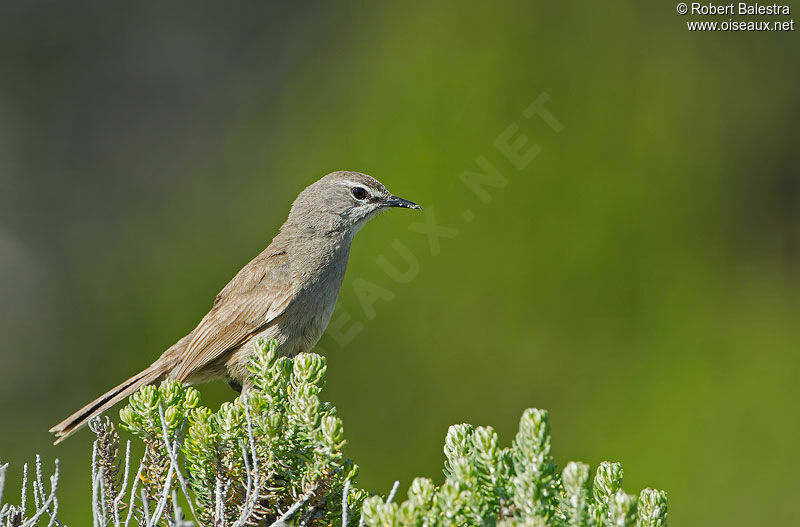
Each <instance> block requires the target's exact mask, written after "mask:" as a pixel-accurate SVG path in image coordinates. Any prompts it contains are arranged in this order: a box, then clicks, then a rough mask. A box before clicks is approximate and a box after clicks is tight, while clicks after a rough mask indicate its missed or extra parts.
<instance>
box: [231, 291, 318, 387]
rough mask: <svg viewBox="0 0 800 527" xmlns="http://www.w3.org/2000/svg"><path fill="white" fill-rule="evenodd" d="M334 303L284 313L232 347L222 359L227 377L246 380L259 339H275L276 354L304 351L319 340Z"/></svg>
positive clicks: (287, 355)
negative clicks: (307, 310)
mask: <svg viewBox="0 0 800 527" xmlns="http://www.w3.org/2000/svg"><path fill="white" fill-rule="evenodd" d="M333 307H334V304H331V305H330V306H324V307H321V308H317V309H315V310H313V311H315V313H313V314H312V313H308V312H307V313H306V316H297V313H294V316H286V315H289V313H284V314H283V315H282V316H280V317H278V318H277V319H276V320H275V322H274V323H272V324H270V325H268V326H267V327H265V328H263V329H262V330H261V331H259V332H257V333H256V334H254V335H253V336H252V337H251V338H250V339H248V340H247V341H246V342H245V343H244V344H242V345H241V346H239V347H238V348H237V349H235V350H233V351H232V353H231V354H230V355H229V356H228V359H227V360H226V361H225V368H226V369H227V376H228V377H229V378H231V379H235V380H237V381H238V382H240V383H243V384H244V383H245V382H246V380H247V379H248V378H249V376H250V372H249V370H248V369H247V362H248V361H249V360H250V357H251V356H252V355H253V353H254V352H255V349H254V346H255V343H256V342H258V339H261V338H263V339H265V340H274V341H275V342H276V343H277V344H278V349H277V351H278V354H279V355H282V356H285V357H292V356H294V355H297V354H298V353H305V352H308V351H311V349H312V348H313V347H314V345H316V343H317V341H319V339H320V337H322V334H323V333H324V332H325V328H326V327H327V326H328V322H329V321H330V319H331V315H333Z"/></svg>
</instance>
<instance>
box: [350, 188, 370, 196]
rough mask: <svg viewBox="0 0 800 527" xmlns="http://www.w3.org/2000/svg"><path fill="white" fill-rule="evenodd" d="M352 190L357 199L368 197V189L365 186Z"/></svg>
mask: <svg viewBox="0 0 800 527" xmlns="http://www.w3.org/2000/svg"><path fill="white" fill-rule="evenodd" d="M350 192H352V193H353V197H354V198H356V199H364V198H366V197H367V191H366V190H364V188H363V187H353V190H351V191H350Z"/></svg>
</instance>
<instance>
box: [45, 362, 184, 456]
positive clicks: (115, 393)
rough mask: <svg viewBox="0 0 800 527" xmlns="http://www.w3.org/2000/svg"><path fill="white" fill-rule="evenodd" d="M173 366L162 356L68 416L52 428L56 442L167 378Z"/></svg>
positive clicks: (51, 431)
mask: <svg viewBox="0 0 800 527" xmlns="http://www.w3.org/2000/svg"><path fill="white" fill-rule="evenodd" d="M173 366H174V364H173V361H165V360H163V357H162V358H161V359H159V360H157V361H156V362H154V363H153V364H152V365H151V366H150V367H149V368H147V369H146V370H144V371H142V372H139V373H138V374H136V375H134V376H133V377H131V378H130V379H128V380H127V381H125V382H123V383H122V384H120V385H119V386H117V387H116V388H113V389H111V390H109V391H108V392H106V393H104V394H103V395H101V396H100V397H98V398H97V399H95V400H94V401H92V402H90V403H89V404H87V405H86V406H84V407H83V408H81V409H80V410H78V411H77V412H75V413H74V414H72V415H71V416H69V417H67V418H66V419H64V420H63V421H61V422H60V423H58V424H57V425H56V426H54V427H53V428H51V429H50V433H52V434H55V435H56V440H55V443H54V444H56V445H57V444H58V443H60V442H61V441H63V440H65V439H66V438H68V437H69V436H71V435H72V434H73V433H75V432H77V431H78V430H79V429H80V428H82V427H83V425H85V424H86V423H87V422H88V421H89V419H91V418H92V417H94V416H96V415H98V414H100V413H102V412H104V411H106V410H108V409H109V408H111V407H112V406H114V405H115V404H117V403H118V402H119V401H121V400H122V399H124V398H125V397H128V396H129V395H131V394H132V393H133V392H135V391H136V390H138V389H139V388H141V387H142V386H146V385H148V384H154V383H157V382H159V381H161V380H163V379H165V378H166V377H167V376H168V375H169V372H170V371H171V370H172V367H173Z"/></svg>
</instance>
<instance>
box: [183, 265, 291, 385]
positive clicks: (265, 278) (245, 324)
mask: <svg viewBox="0 0 800 527" xmlns="http://www.w3.org/2000/svg"><path fill="white" fill-rule="evenodd" d="M296 285H297V281H296V280H295V279H294V277H293V276H292V273H291V270H290V268H289V265H288V261H287V257H286V252H285V251H270V250H267V251H264V252H263V253H261V254H260V255H258V256H257V257H256V258H255V259H254V260H253V261H251V262H250V263H249V264H247V265H246V266H245V267H244V268H243V269H242V270H241V271H239V274H237V275H236V276H235V277H234V278H233V279H232V280H231V281H230V283H228V285H226V286H225V288H224V289H223V290H222V292H220V294H219V295H217V299H216V300H215V301H214V306H213V307H212V308H211V311H209V312H208V314H207V315H206V316H205V317H203V320H201V321H200V324H198V326H197V327H196V328H195V329H194V331H192V333H191V338H190V341H189V345H188V346H187V347H186V351H184V353H183V354H182V357H181V358H180V360H179V362H180V366H179V367H178V370H177V372H176V373H175V375H174V376H175V378H176V379H177V380H178V381H181V382H183V381H185V380H186V379H188V378H189V377H191V376H192V374H194V373H195V372H197V371H198V370H200V369H202V368H203V367H204V366H206V365H207V364H209V363H211V362H213V361H214V360H215V359H217V358H218V357H220V356H221V355H222V354H223V353H225V352H226V351H228V350H230V349H233V348H235V347H236V346H239V345H240V344H242V343H243V342H244V341H246V340H247V339H248V338H249V337H250V336H252V335H253V334H254V333H256V332H257V331H258V330H259V329H261V328H262V327H264V326H265V325H267V324H268V323H269V322H271V321H272V320H274V319H275V317H277V316H278V315H280V314H281V313H282V312H283V311H284V310H285V309H286V306H288V305H289V303H290V302H291V300H292V298H294V295H295V293H296V291H297V287H296Z"/></svg>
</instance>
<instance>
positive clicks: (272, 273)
mask: <svg viewBox="0 0 800 527" xmlns="http://www.w3.org/2000/svg"><path fill="white" fill-rule="evenodd" d="M390 207H405V208H412V209H419V208H420V207H419V206H418V205H416V204H414V203H412V202H410V201H406V200H404V199H401V198H398V197H396V196H393V195H392V194H391V193H389V191H388V190H386V187H384V186H383V185H382V184H381V183H380V182H379V181H378V180H376V179H374V178H372V177H370V176H367V175H365V174H360V173H358V172H346V171H340V172H333V173H331V174H328V175H327V176H325V177H323V178H322V179H320V180H319V181H317V182H316V183H314V184H312V185H310V186H309V187H307V188H306V189H305V190H303V192H301V193H300V195H299V196H298V197H297V199H296V200H295V202H294V204H292V209H291V211H290V213H289V217H288V219H287V220H286V222H285V223H284V224H283V226H282V227H281V229H280V232H279V233H278V235H277V236H276V237H275V238H274V239H273V240H272V243H271V244H270V245H269V247H267V248H266V249H265V250H264V251H263V252H262V253H261V254H259V255H258V256H256V257H255V258H254V259H253V260H252V261H250V263H248V264H247V265H245V266H244V268H242V270H241V271H239V273H237V274H236V276H234V277H233V279H232V280H231V281H230V282H229V283H228V285H226V286H225V288H223V289H222V291H221V292H220V293H219V294H218V295H217V298H216V300H215V301H214V304H213V306H212V307H211V310H210V311H209V312H208V313H207V314H206V316H204V317H203V319H202V320H201V321H200V323H199V324H198V325H197V327H196V328H195V329H194V330H193V331H192V332H191V333H189V334H188V335H186V336H185V337H183V338H182V339H180V340H179V341H178V342H177V343H175V344H174V345H173V346H172V347H170V348H169V349H168V350H166V351H165V352H164V353H163V354H162V355H161V357H159V358H158V359H157V360H156V361H155V362H154V363H153V364H151V365H150V366H149V367H148V368H147V369H145V370H144V371H142V372H140V373H138V374H136V375H134V376H133V377H131V378H130V379H128V380H127V381H125V382H123V383H122V384H120V385H119V386H117V387H115V388H113V389H112V390H110V391H108V392H106V393H105V394H103V395H101V396H100V397H98V398H97V399H96V400H94V401H92V402H91V403H89V404H87V405H86V406H84V407H83V408H81V409H80V410H78V411H77V412H75V413H74V414H72V415H71V416H69V417H68V418H66V419H65V420H64V421H62V422H61V423H59V424H57V425H56V426H54V427H53V428H51V429H50V432H52V433H54V434H56V443H59V442H61V441H63V440H64V439H66V438H67V437H69V436H70V435H72V434H73V433H74V432H75V431H76V430H78V429H79V428H81V427H82V426H83V425H84V424H86V422H87V421H88V420H89V419H90V418H91V417H93V416H95V415H98V414H100V413H102V412H103V411H105V410H107V409H108V408H110V407H112V406H113V405H115V404H116V403H118V402H119V401H121V400H122V399H124V398H126V397H128V396H129V395H130V394H132V393H134V392H135V391H136V390H138V389H139V388H141V387H142V386H145V385H147V384H154V383H158V382H160V381H162V380H164V379H167V378H172V379H176V380H178V381H181V382H184V383H187V384H194V383H198V382H204V381H209V380H213V379H217V378H227V379H228V380H229V381H230V382H231V383H232V384H238V385H241V386H246V385H247V380H248V372H247V368H246V364H247V360H248V358H249V356H250V355H251V354H252V351H253V350H252V347H253V343H254V342H255V341H256V339H258V338H259V337H265V338H268V339H275V340H276V341H277V343H278V351H279V353H281V354H284V355H287V356H292V355H295V354H297V353H300V352H304V351H308V350H310V349H311V348H312V347H313V346H314V345H315V344H316V343H317V341H318V340H319V338H320V337H321V336H322V333H323V331H324V330H325V327H326V326H327V325H328V321H329V320H330V317H331V315H332V314H333V308H334V305H335V304H336V299H337V297H338V295H339V289H340V287H341V284H342V280H343V279H344V273H345V270H346V267H347V260H348V256H349V254H350V244H351V243H352V240H353V237H354V236H355V234H356V233H357V232H358V230H359V229H360V228H361V227H362V226H363V225H364V224H365V223H367V222H368V221H369V220H370V219H372V218H373V217H375V216H376V215H377V214H378V213H380V212H382V211H384V210H386V209H388V208H390Z"/></svg>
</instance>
